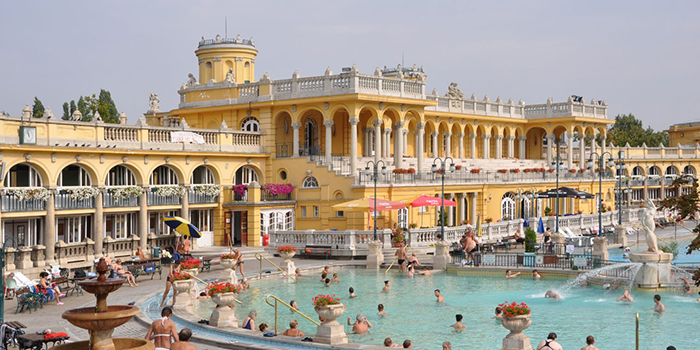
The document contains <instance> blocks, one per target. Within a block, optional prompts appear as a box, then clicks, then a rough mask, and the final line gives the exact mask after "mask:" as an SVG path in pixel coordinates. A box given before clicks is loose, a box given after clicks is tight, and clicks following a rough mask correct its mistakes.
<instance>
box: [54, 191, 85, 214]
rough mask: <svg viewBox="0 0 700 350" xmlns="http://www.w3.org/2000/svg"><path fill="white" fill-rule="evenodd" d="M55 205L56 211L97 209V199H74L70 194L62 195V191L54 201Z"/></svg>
mask: <svg viewBox="0 0 700 350" xmlns="http://www.w3.org/2000/svg"><path fill="white" fill-rule="evenodd" d="M54 204H55V205H54V208H56V210H69V209H93V208H94V207H95V198H94V197H90V198H85V199H79V198H73V197H71V195H70V194H69V193H62V191H59V193H58V194H56V197H55V199H54Z"/></svg>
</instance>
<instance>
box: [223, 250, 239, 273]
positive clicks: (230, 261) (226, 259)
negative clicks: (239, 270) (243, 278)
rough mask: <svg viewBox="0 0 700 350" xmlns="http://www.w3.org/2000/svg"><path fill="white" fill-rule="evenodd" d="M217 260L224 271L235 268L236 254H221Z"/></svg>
mask: <svg viewBox="0 0 700 350" xmlns="http://www.w3.org/2000/svg"><path fill="white" fill-rule="evenodd" d="M219 260H220V261H221V266H223V267H224V268H226V269H232V268H233V267H234V266H236V262H237V260H238V259H237V257H236V254H233V253H224V254H221V256H220V257H219Z"/></svg>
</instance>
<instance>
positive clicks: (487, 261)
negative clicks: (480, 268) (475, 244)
mask: <svg viewBox="0 0 700 350" xmlns="http://www.w3.org/2000/svg"><path fill="white" fill-rule="evenodd" d="M482 261H483V264H484V265H496V256H495V255H493V254H486V255H482Z"/></svg>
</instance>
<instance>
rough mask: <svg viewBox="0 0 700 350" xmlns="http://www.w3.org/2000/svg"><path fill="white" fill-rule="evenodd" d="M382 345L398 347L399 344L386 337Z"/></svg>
mask: <svg viewBox="0 0 700 350" xmlns="http://www.w3.org/2000/svg"><path fill="white" fill-rule="evenodd" d="M384 347H385V348H398V347H399V344H396V343H394V341H393V340H391V338H389V337H386V338H384Z"/></svg>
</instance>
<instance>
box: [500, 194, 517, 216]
mask: <svg viewBox="0 0 700 350" xmlns="http://www.w3.org/2000/svg"><path fill="white" fill-rule="evenodd" d="M514 218H515V201H514V200H513V194H512V193H511V192H508V193H506V194H504V195H503V199H501V219H502V220H511V219H514Z"/></svg>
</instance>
